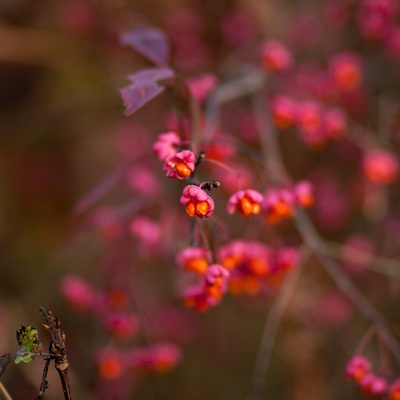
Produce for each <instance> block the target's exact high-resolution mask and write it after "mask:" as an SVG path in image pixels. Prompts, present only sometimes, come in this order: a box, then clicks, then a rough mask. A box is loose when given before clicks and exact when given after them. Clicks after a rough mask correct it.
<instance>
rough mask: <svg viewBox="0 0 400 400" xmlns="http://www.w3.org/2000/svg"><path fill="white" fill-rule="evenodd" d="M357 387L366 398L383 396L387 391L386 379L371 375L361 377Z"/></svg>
mask: <svg viewBox="0 0 400 400" xmlns="http://www.w3.org/2000/svg"><path fill="white" fill-rule="evenodd" d="M358 386H359V387H360V389H361V390H362V391H363V393H364V394H365V395H366V396H383V395H385V394H386V392H387V390H388V383H387V381H386V379H384V378H382V377H380V376H378V375H376V374H372V373H370V374H368V375H365V376H364V377H362V378H361V379H360V380H359V381H358Z"/></svg>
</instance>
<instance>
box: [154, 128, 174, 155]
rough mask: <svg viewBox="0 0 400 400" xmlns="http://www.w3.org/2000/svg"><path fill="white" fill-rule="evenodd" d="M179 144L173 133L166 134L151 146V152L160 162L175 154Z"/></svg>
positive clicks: (160, 136)
mask: <svg viewBox="0 0 400 400" xmlns="http://www.w3.org/2000/svg"><path fill="white" fill-rule="evenodd" d="M180 144H181V139H180V138H179V136H178V135H177V134H176V133H175V132H166V133H162V134H161V135H159V136H158V140H157V141H156V142H155V143H154V144H153V151H154V152H155V153H156V154H157V156H158V158H159V159H160V160H161V161H164V160H165V159H166V158H167V157H168V156H171V155H173V154H175V153H176V152H177V149H178V147H179V146H180Z"/></svg>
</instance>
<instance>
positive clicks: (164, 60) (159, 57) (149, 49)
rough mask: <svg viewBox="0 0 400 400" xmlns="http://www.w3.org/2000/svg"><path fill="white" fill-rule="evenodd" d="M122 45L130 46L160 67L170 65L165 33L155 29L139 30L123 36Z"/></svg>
mask: <svg viewBox="0 0 400 400" xmlns="http://www.w3.org/2000/svg"><path fill="white" fill-rule="evenodd" d="M121 44H123V45H125V46H130V47H132V48H133V49H134V50H136V51H137V52H138V53H139V54H141V55H142V56H143V57H145V58H147V59H148V60H150V61H152V62H153V63H155V64H156V65H158V66H160V67H165V66H166V65H168V58H169V53H170V51H169V43H168V40H167V37H166V35H165V33H164V32H163V31H162V30H160V29H155V28H137V29H134V30H132V31H129V32H126V33H124V34H122V35H121Z"/></svg>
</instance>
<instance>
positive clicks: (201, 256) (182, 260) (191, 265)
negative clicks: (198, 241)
mask: <svg viewBox="0 0 400 400" xmlns="http://www.w3.org/2000/svg"><path fill="white" fill-rule="evenodd" d="M210 258H211V255H210V252H209V251H208V250H206V249H205V248H203V247H188V248H187V249H183V250H182V251H180V252H179V253H178V255H177V256H176V262H177V264H178V265H179V266H180V267H182V268H185V269H186V270H187V271H195V272H197V273H198V274H199V275H204V273H205V272H206V270H207V268H208V265H209V259H210Z"/></svg>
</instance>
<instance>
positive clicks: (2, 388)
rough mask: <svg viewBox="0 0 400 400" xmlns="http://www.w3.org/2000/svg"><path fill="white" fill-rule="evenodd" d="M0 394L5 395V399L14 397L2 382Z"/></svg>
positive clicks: (9, 399)
mask: <svg viewBox="0 0 400 400" xmlns="http://www.w3.org/2000/svg"><path fill="white" fill-rule="evenodd" d="M0 394H1V395H2V396H3V399H4V400H12V397H11V396H10V394H9V393H8V391H7V389H6V388H5V387H4V385H3V384H2V383H1V382H0Z"/></svg>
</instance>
